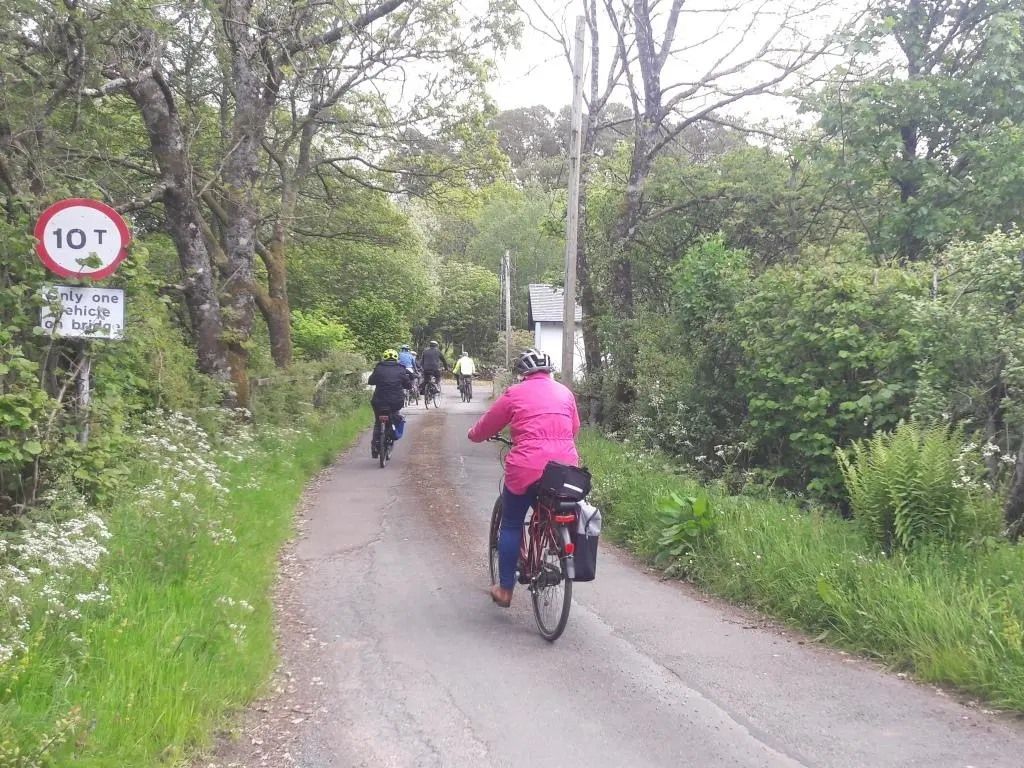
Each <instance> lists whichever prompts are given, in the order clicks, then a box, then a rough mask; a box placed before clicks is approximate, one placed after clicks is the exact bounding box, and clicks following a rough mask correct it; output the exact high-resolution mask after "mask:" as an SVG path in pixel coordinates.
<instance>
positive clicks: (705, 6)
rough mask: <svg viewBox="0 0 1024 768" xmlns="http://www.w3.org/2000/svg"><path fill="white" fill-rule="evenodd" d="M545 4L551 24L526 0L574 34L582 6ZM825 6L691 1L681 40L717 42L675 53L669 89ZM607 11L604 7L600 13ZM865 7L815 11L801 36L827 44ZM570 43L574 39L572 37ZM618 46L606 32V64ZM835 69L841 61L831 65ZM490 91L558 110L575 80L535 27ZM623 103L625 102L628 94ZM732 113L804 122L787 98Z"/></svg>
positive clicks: (841, 0) (502, 64)
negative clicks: (801, 12)
mask: <svg viewBox="0 0 1024 768" xmlns="http://www.w3.org/2000/svg"><path fill="white" fill-rule="evenodd" d="M540 1H541V2H543V3H544V9H545V11H546V12H547V13H548V14H549V15H550V16H551V19H550V20H547V19H544V18H543V16H542V15H541V14H540V13H539V12H537V10H536V5H535V4H534V3H533V1H532V0H522V5H523V7H525V8H528V9H529V11H530V16H531V18H532V20H533V23H534V24H535V25H536V26H539V27H541V28H543V29H545V30H550V29H551V28H552V21H553V22H554V23H555V25H556V26H558V27H560V28H561V30H562V33H563V34H566V30H572V28H573V25H574V23H575V16H576V14H577V13H580V12H582V0H540ZM462 2H463V3H464V4H465V6H466V7H467V8H472V9H474V10H476V9H481V8H484V7H486V4H487V0H462ZM818 4H820V3H819V2H817V0H688V2H687V3H686V5H685V6H684V8H685V9H688V10H689V13H688V14H687V13H684V15H683V16H682V17H681V19H680V23H679V26H678V29H677V34H676V40H677V42H678V43H679V45H680V47H684V46H685V47H687V48H690V43H691V42H692V41H699V40H704V39H708V38H711V37H713V41H712V42H710V43H707V44H705V45H701V46H696V47H692V48H690V50H686V51H679V52H678V53H676V54H674V55H673V56H672V58H671V59H670V63H669V64H668V65H667V66H666V70H665V73H666V78H665V80H664V81H663V85H665V84H666V83H668V82H672V81H680V80H687V79H691V78H693V77H694V76H695V74H696V73H703V72H704V71H706V68H707V66H708V65H709V64H710V62H711V61H713V60H714V58H716V57H717V56H719V55H720V53H721V52H722V51H724V50H728V49H731V48H732V46H734V45H738V47H737V49H736V53H735V55H734V56H733V59H732V61H739V60H740V59H741V58H747V57H749V56H750V54H751V53H752V52H753V51H756V50H758V48H759V46H760V45H761V43H762V42H763V40H764V39H765V37H766V36H767V35H770V34H771V33H772V32H773V31H774V30H775V28H776V27H777V25H778V22H779V18H780V16H779V14H780V12H781V9H782V8H783V7H784V6H789V7H802V8H804V9H811V7H812V6H816V5H818ZM601 5H602V3H600V2H599V3H598V7H599V9H600V7H601ZM662 5H663V6H667V5H668V2H667V0H663V2H662ZM725 5H732V6H733V7H734V8H735V9H736V10H734V11H732V12H731V13H729V14H722V13H718V12H716V11H715V9H717V8H720V7H724V6H725ZM864 5H865V0H832V2H829V3H826V4H824V5H823V7H822V8H820V9H818V8H814V10H813V11H812V12H809V13H808V14H807V15H806V16H804V17H802V18H801V20H800V24H799V30H800V33H801V34H803V35H806V36H808V37H809V38H811V39H819V40H820V39H823V38H824V37H825V36H826V35H827V34H828V33H829V32H830V31H831V30H833V29H834V28H835V27H836V26H838V25H839V24H840V23H842V22H844V21H846V20H848V19H849V18H851V17H852V16H853V14H854V13H855V12H856V11H858V10H860V9H861V8H863V7H864ZM758 11H760V14H758ZM600 13H601V11H600V10H599V14H600ZM658 21H661V20H658ZM662 28H663V21H662V23H657V22H656V29H655V32H656V34H657V33H659V32H660V31H661V29H662ZM567 37H571V31H570V32H569V33H568V34H567ZM741 40H742V42H740V41H741ZM613 46H614V38H613V36H612V35H611V34H610V31H609V30H604V32H603V34H602V49H603V52H602V56H603V57H604V59H605V63H607V61H608V60H610V58H611V54H612V52H613ZM834 63H835V62H834V61H833V62H831V63H829V64H828V66H832V65H833V64H834ZM587 67H589V64H588V65H587ZM825 68H827V67H826V66H825V65H824V64H822V63H819V64H818V65H816V70H817V71H818V72H820V71H822V70H823V69H825ZM767 71H768V69H767V67H766V66H758V65H754V66H752V67H748V68H746V69H745V71H744V72H742V73H740V74H737V75H736V76H735V77H734V78H733V79H732V80H731V81H729V82H728V83H727V85H728V86H729V87H735V86H737V85H739V86H742V85H748V84H751V83H754V82H757V81H758V79H759V78H760V77H764V76H765V74H766V72H767ZM794 84H795V81H794ZM490 92H491V95H492V96H493V98H494V100H495V101H496V103H497V105H498V107H499V108H501V109H512V108H515V107H524V106H531V105H534V104H543V105H545V106H547V107H549V108H550V109H552V110H554V111H557V110H558V109H560V108H561V107H563V106H564V105H566V104H568V103H570V101H571V99H572V78H571V75H570V70H569V65H568V63H567V60H566V57H565V55H564V53H563V52H562V50H561V48H560V46H559V45H558V44H556V43H555V42H553V41H552V40H550V39H549V38H548V37H546V36H545V35H544V34H543V33H541V32H539V31H537V30H535V29H532V28H531V27H530V25H527V26H526V29H525V30H524V33H523V40H522V44H521V46H520V49H519V50H515V51H512V52H510V53H509V54H508V55H507V56H505V57H503V59H502V60H500V61H499V62H498V79H497V80H496V81H495V82H494V83H492V84H491V87H490ZM620 100H622V101H625V95H624V94H622V95H621V97H620ZM730 111H731V113H732V114H734V115H737V116H740V115H743V116H746V117H748V118H749V119H752V120H762V119H768V120H771V121H773V122H774V121H779V120H791V119H793V118H794V117H795V115H796V110H795V107H794V105H793V104H792V102H790V103H788V104H787V103H786V100H784V99H782V98H778V97H770V96H764V97H754V98H750V99H744V100H743V101H742V102H740V103H739V104H737V105H736V106H735V107H732V108H730Z"/></svg>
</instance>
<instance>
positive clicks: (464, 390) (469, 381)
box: [459, 376, 473, 403]
mask: <svg viewBox="0 0 1024 768" xmlns="http://www.w3.org/2000/svg"><path fill="white" fill-rule="evenodd" d="M459 394H460V395H462V402H464V403H469V402H472V401H473V377H472V376H463V377H462V383H460V384H459Z"/></svg>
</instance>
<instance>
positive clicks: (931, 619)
mask: <svg viewBox="0 0 1024 768" xmlns="http://www.w3.org/2000/svg"><path fill="white" fill-rule="evenodd" d="M580 447H581V451H582V454H583V458H584V461H585V462H586V464H587V465H588V466H589V467H590V469H591V471H592V472H593V474H594V488H595V499H596V501H597V503H599V505H601V506H602V507H603V509H604V512H605V521H606V526H607V530H608V531H609V533H610V535H611V536H612V537H613V538H614V539H616V540H618V541H620V542H623V543H625V544H626V545H627V546H629V547H631V548H632V549H634V550H635V551H636V552H638V553H639V554H640V555H642V556H645V557H653V556H654V555H655V554H656V553H657V549H658V540H659V534H660V532H661V531H660V526H661V524H660V523H659V519H658V518H659V515H658V503H659V501H660V499H661V498H662V497H663V496H664V495H665V494H667V493H669V492H672V491H674V492H676V493H678V494H679V495H681V496H693V495H696V494H697V493H698V492H699V490H700V488H699V486H698V484H697V483H696V482H695V481H693V480H692V479H690V478H687V477H685V476H682V475H678V474H676V473H675V472H674V470H673V469H672V468H671V467H670V466H668V465H667V463H666V462H665V460H664V459H663V458H660V457H658V456H657V455H651V454H644V455H638V454H637V453H636V452H634V451H632V450H630V449H629V448H628V446H624V445H621V444H619V443H615V442H612V441H610V440H607V439H605V438H603V437H600V436H598V435H597V434H594V433H585V434H584V435H583V437H582V439H581V441H580ZM709 495H710V496H711V504H712V507H713V509H714V510H715V531H714V535H712V536H707V537H705V538H703V539H702V540H701V543H700V545H699V546H697V547H696V548H695V549H694V550H693V552H692V553H691V554H688V555H687V562H686V563H684V566H685V567H684V568H683V570H684V571H685V572H686V573H687V574H688V576H689V578H691V579H692V580H693V581H694V582H696V583H697V584H699V585H701V586H703V587H704V588H706V589H708V590H709V591H710V592H713V593H715V594H718V595H720V596H722V597H725V598H728V599H730V600H734V601H737V602H741V603H744V604H746V605H750V606H753V607H755V608H758V609H760V610H763V611H765V612H766V613H769V614H771V615H773V616H776V617H778V618H780V619H783V620H785V621H787V622H789V623H792V624H794V625H797V626H799V627H802V628H804V629H806V630H809V631H811V632H813V633H815V634H818V635H821V636H822V637H823V639H827V640H828V641H830V642H833V643H835V644H837V645H840V646H842V647H845V648H850V649H853V650H856V651H858V652H861V653H864V654H867V655H870V656H872V657H874V658H877V659H880V660H882V661H884V662H886V663H888V664H890V665H892V666H893V667H896V668H898V669H901V670H905V671H908V672H911V673H912V674H913V675H915V676H916V677H918V678H919V679H921V680H925V681H929V682H935V683H945V684H952V685H954V686H957V687H959V688H961V689H963V690H964V691H968V692H971V693H973V694H977V695H979V696H982V697H984V698H986V699H988V700H989V701H990V702H992V703H993V704H995V705H997V706H1000V707H1004V708H1009V709H1016V710H1022V711H1024V589H1022V588H1021V585H1022V584H1024V548H1021V547H1015V546H1011V545H1009V544H1007V543H1005V542H1002V541H998V540H995V539H984V540H982V541H980V542H977V543H975V544H972V545H946V546H932V547H921V548H919V549H917V550H915V551H913V552H909V553H898V554H896V555H894V556H891V557H887V556H886V555H885V554H884V553H883V552H882V550H881V548H880V547H879V546H877V545H876V544H874V543H873V542H872V541H871V540H870V538H869V537H868V536H867V535H865V533H864V531H863V530H862V529H861V528H859V527H858V526H857V525H856V524H854V523H851V522H848V521H844V520H842V519H840V518H838V517H836V516H833V515H831V514H818V513H808V512H804V511H802V510H800V509H799V508H798V507H797V506H795V505H792V504H789V503H786V502H784V501H778V500H772V499H757V498H752V497H744V496H740V497H737V496H727V495H723V494H716V493H715V492H714V491H713V490H711V491H709Z"/></svg>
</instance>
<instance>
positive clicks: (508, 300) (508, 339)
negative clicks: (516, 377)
mask: <svg viewBox="0 0 1024 768" xmlns="http://www.w3.org/2000/svg"><path fill="white" fill-rule="evenodd" d="M511 276H512V266H511V261H510V256H509V252H508V251H505V258H504V259H502V262H501V277H502V283H503V287H504V291H505V367H506V368H508V369H511V368H512V286H511V283H512V281H511V279H510V278H511Z"/></svg>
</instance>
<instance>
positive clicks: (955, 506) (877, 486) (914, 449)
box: [836, 422, 999, 552]
mask: <svg viewBox="0 0 1024 768" xmlns="http://www.w3.org/2000/svg"><path fill="white" fill-rule="evenodd" d="M836 459H837V461H838V464H839V467H840V469H841V470H842V473H843V480H844V482H845V484H846V489H847V492H848V494H849V498H850V506H851V508H852V509H853V514H854V516H855V517H856V519H857V520H859V521H860V522H861V523H862V524H863V525H864V527H865V529H866V530H867V532H868V534H869V536H870V537H871V538H872V539H873V540H874V541H876V542H877V543H879V544H880V545H881V546H882V547H883V548H884V550H885V551H886V552H892V551H893V550H895V549H897V548H899V549H912V548H913V547H915V546H920V545H923V544H935V543H937V542H964V541H968V540H970V539H971V538H973V537H977V536H979V535H993V534H996V533H997V532H998V530H999V528H998V511H997V510H995V509H994V505H993V504H992V500H991V498H990V495H989V494H988V493H987V492H986V489H985V488H984V486H982V484H981V483H980V482H979V481H978V478H979V476H980V474H981V470H982V468H981V467H980V466H978V463H977V462H976V460H975V458H974V456H973V455H972V453H971V450H970V449H966V450H965V449H964V447H963V442H962V439H961V436H960V434H959V433H958V432H957V431H955V430H950V429H949V428H948V427H945V426H934V427H922V426H920V425H919V424H916V423H914V422H906V423H903V424H900V425H899V426H897V427H896V429H895V430H894V431H893V432H879V433H877V434H875V435H874V436H873V437H872V438H871V439H870V440H863V441H857V442H855V443H854V444H853V446H852V448H851V449H850V452H849V455H847V453H844V452H843V451H837V452H836ZM993 513H994V514H993Z"/></svg>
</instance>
